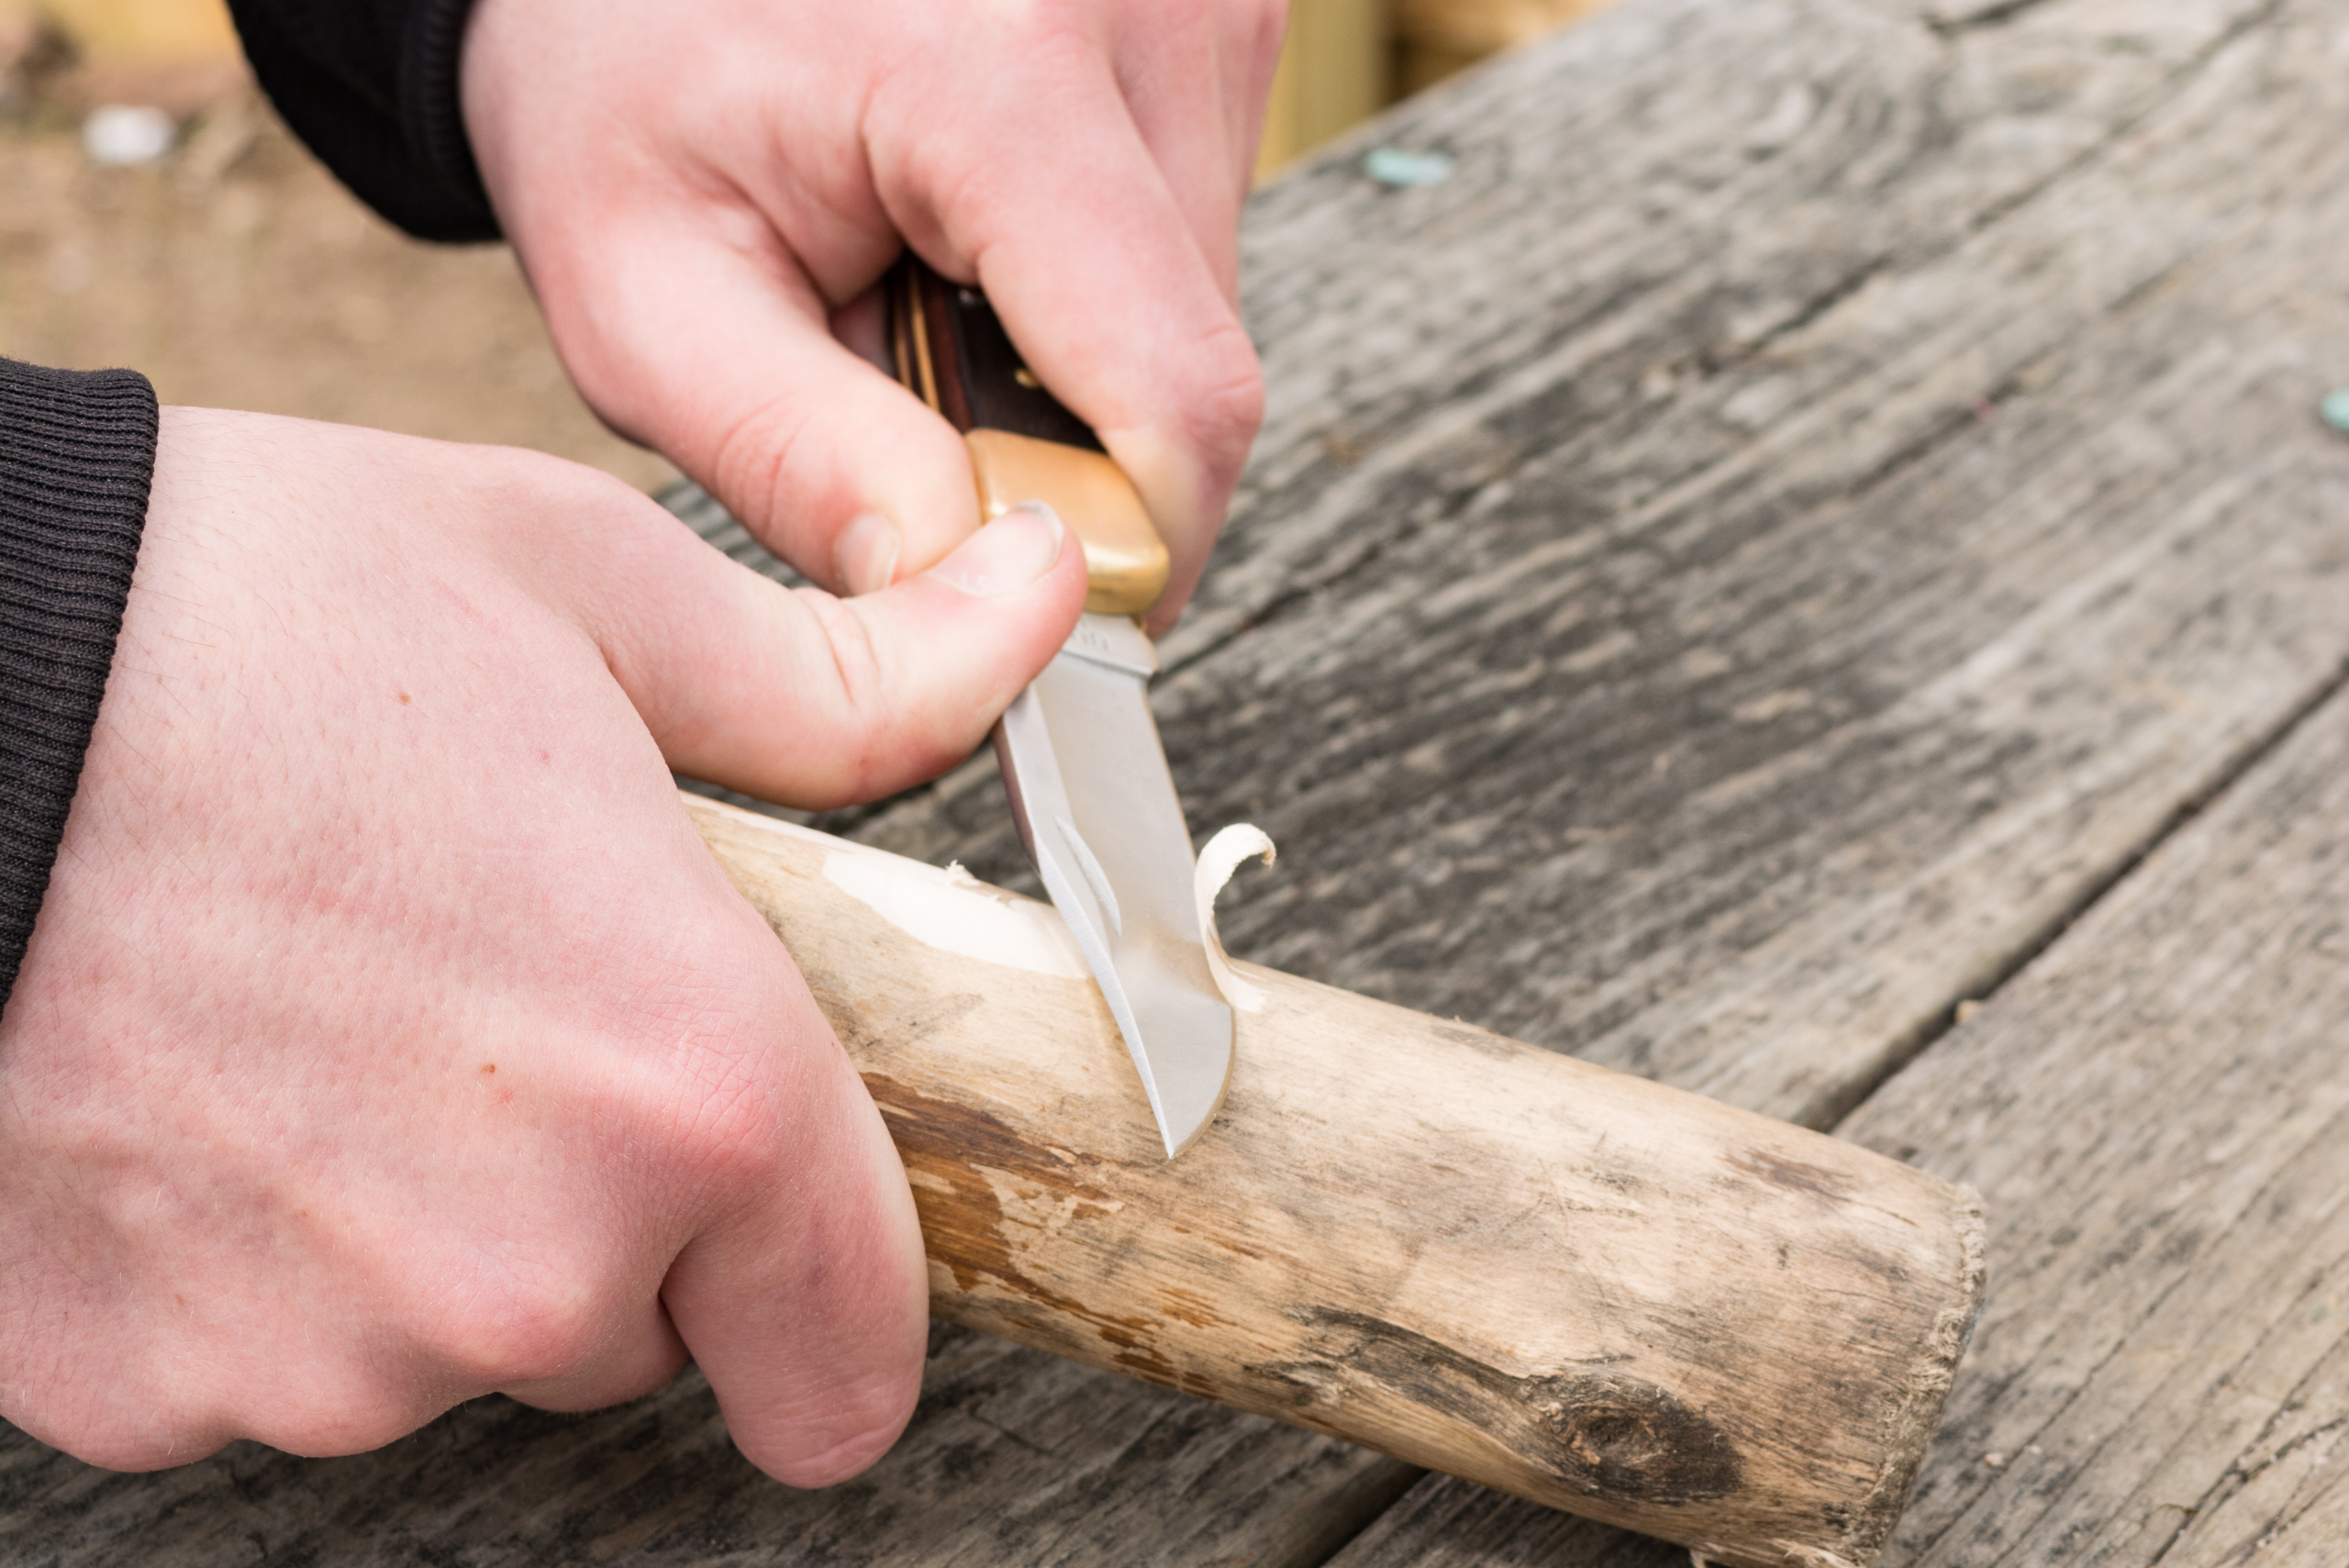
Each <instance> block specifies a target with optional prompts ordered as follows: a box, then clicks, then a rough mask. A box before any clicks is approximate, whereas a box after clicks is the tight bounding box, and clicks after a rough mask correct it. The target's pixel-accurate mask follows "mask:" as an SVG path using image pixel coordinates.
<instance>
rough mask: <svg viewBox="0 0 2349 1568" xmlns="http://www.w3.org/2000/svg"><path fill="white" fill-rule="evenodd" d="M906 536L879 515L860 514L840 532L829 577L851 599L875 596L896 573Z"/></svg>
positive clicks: (874, 513) (877, 513)
mask: <svg viewBox="0 0 2349 1568" xmlns="http://www.w3.org/2000/svg"><path fill="white" fill-rule="evenodd" d="M905 547H906V536H905V535H903V534H901V533H899V532H898V531H897V525H896V524H895V523H893V522H891V521H890V520H889V519H888V518H887V517H884V516H883V515H882V514H880V513H879V512H859V513H858V514H857V515H856V516H855V517H852V518H850V519H849V525H848V527H847V528H843V529H841V537H840V540H839V542H838V543H836V544H834V545H833V546H832V576H833V580H834V581H836V582H838V583H839V584H840V585H841V592H842V593H844V594H847V595H849V596H850V597H851V598H853V597H855V596H856V595H859V594H877V593H879V592H880V591H881V590H882V589H884V588H885V587H887V586H888V585H889V579H891V578H892V577H895V576H896V574H897V555H898V552H899V551H901V550H904V549H905Z"/></svg>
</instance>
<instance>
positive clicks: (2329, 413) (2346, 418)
mask: <svg viewBox="0 0 2349 1568" xmlns="http://www.w3.org/2000/svg"><path fill="white" fill-rule="evenodd" d="M2316 411H2317V413H2318V414H2319V415H2320V416H2321V417H2323V419H2324V422H2325V423H2326V424H2328V425H2330V426H2332V428H2334V429H2336V430H2343V431H2349V386H2344V387H2343V388H2342V389H2341V390H2340V391H2338V392H2328V393H2326V394H2325V395H2324V401H2323V402H2321V403H2320V404H2318V405H2317V406H2316Z"/></svg>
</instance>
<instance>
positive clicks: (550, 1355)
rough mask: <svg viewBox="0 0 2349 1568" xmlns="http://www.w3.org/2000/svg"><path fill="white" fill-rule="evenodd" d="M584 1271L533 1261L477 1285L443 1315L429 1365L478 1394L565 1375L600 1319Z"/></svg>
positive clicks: (581, 1358)
mask: <svg viewBox="0 0 2349 1568" xmlns="http://www.w3.org/2000/svg"><path fill="white" fill-rule="evenodd" d="M605 1294H606V1293H605V1292H603V1291H602V1290H599V1289H598V1288H596V1284H594V1283H593V1282H592V1281H591V1280H590V1278H589V1277H588V1273H587V1271H585V1270H584V1269H573V1268H568V1267H564V1266H562V1265H561V1264H548V1263H545V1262H541V1265H540V1267H539V1268H536V1269H534V1270H532V1271H530V1272H529V1273H521V1272H519V1271H514V1272H509V1273H506V1274H504V1275H502V1276H501V1277H499V1278H497V1279H495V1280H493V1281H488V1282H485V1283H484V1284H482V1285H481V1286H480V1287H479V1288H478V1289H477V1290H476V1291H475V1293H474V1299H473V1301H472V1302H471V1303H470V1304H468V1305H467V1306H466V1307H464V1308H463V1309H462V1310H461V1311H457V1312H453V1313H450V1314H447V1315H445V1316H444V1317H443V1318H442V1321H441V1323H440V1326H439V1328H438V1329H437V1331H435V1332H434V1333H433V1335H432V1337H431V1342H430V1347H429V1357H430V1360H431V1361H432V1362H434V1363H436V1367H437V1369H438V1370H439V1371H440V1373H441V1374H442V1375H443V1376H444V1377H445V1378H447V1379H448V1380H449V1381H450V1382H451V1383H453V1384H454V1385H457V1386H459V1387H461V1388H462V1389H464V1390H466V1391H468V1392H480V1391H484V1390H488V1389H495V1388H505V1387H508V1386H511V1385H516V1384H523V1383H540V1382H551V1381H552V1380H554V1379H557V1378H562V1377H567V1376H570V1375H572V1374H573V1373H576V1372H578V1371H579V1370H580V1369H581V1368H583V1367H584V1366H585V1365H586V1364H587V1363H588V1362H590V1361H591V1360H592V1358H593V1356H594V1354H595V1351H596V1347H597V1345H598V1343H599V1341H600V1340H601V1338H602V1336H601V1333H600V1329H601V1328H602V1325H603V1323H604V1320H605V1318H607V1313H606V1312H605V1311H604V1310H603V1307H602V1297H603V1296H605Z"/></svg>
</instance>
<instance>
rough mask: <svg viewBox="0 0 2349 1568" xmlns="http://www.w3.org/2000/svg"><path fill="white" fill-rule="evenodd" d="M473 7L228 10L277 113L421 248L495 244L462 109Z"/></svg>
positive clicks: (261, 2) (342, 0)
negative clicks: (461, 69) (452, 242)
mask: <svg viewBox="0 0 2349 1568" xmlns="http://www.w3.org/2000/svg"><path fill="white" fill-rule="evenodd" d="M472 9H473V0H228V10H229V12H230V14H232V15H233V16H234V17H236V18H237V31H238V33H239V36H240V37H242V39H244V44H245V56H246V58H247V59H249V60H250V61H252V66H253V74H254V75H256V76H258V77H260V78H261V84H262V86H263V87H265V88H267V89H268V91H269V95H270V98H271V100H272V101H273V102H274V103H275V104H276V105H277V110H278V113H280V114H282V115H284V117H285V123H286V124H287V125H290V126H292V127H293V128H294V130H295V134H296V135H298V136H299V137H301V139H303V140H304V141H306V142H308V143H309V144H310V150H312V151H313V152H316V153H317V155H318V157H319V158H320V159H322V160H324V161H325V162H326V165H327V167H328V168H329V169H332V170H333V171H334V172H335V173H336V174H338V175H340V177H341V179H342V182H343V183H344V184H346V185H349V186H350V187H351V190H352V191H353V192H354V193H356V194H357V195H358V196H359V199H360V200H362V201H363V202H365V203H366V204H367V205H368V206H372V207H373V208H374V209H375V210H376V211H377V212H380V213H382V214H383V215H384V217H387V218H390V219H391V220H392V221H393V222H394V223H396V224H398V225H399V226H400V227H401V228H405V229H406V230H407V231H408V232H409V233H410V234H413V235H415V236H416V237H417V238H418V239H496V238H497V216H496V215H495V213H493V212H492V211H491V210H490V206H489V193H488V192H487V191H485V190H484V189H483V188H482V183H481V172H480V171H479V170H478V169H476V168H475V167H474V166H473V147H472V144H471V143H469V142H467V141H466V139H465V124H464V117H463V116H462V112H461V110H460V107H459V105H458V100H457V51H458V49H459V47H460V46H461V45H462V43H463V42H464V33H465V17H466V16H467V14H468V13H470V12H471V11H472Z"/></svg>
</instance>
